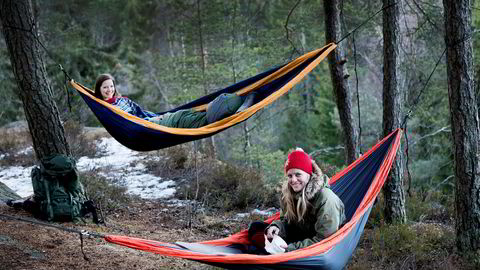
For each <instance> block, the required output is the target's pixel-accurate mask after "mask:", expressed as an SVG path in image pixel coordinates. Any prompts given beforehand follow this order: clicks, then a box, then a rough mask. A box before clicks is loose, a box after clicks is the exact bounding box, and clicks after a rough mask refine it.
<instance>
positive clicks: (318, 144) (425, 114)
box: [0, 0, 480, 192]
mask: <svg viewBox="0 0 480 270" xmlns="http://www.w3.org/2000/svg"><path fill="white" fill-rule="evenodd" d="M36 4H37V5H39V2H38V1H36ZM294 4H295V3H294V2H292V1H287V0H280V1H241V0H233V1H221V0H213V1H202V0H182V1H175V0H162V1H139V0H121V1H117V0H102V1H94V0H87V1H75V0H66V1H55V0H46V1H42V3H41V5H42V7H41V8H40V6H37V7H35V12H36V20H37V21H36V23H37V24H38V28H39V30H40V36H39V39H40V40H41V42H42V44H43V45H44V46H45V49H46V50H47V51H45V54H46V57H45V59H46V61H47V62H46V65H47V71H48V74H49V79H50V83H51V86H52V89H53V92H54V93H55V98H56V101H57V104H58V107H59V109H60V113H61V117H62V119H63V120H65V121H66V120H72V121H76V122H78V123H80V124H83V125H89V126H90V125H98V121H97V120H96V119H95V117H93V116H92V113H91V112H90V110H89V109H88V108H87V107H86V105H85V104H84V102H83V101H82V100H81V98H80V97H79V96H78V95H76V94H73V90H69V91H70V94H71V96H70V100H68V99H67V95H66V91H65V90H64V86H65V85H64V76H63V74H62V73H61V72H60V70H59V68H58V64H62V66H63V67H64V68H65V70H66V71H67V72H68V73H69V74H70V75H71V76H72V78H74V79H75V80H76V81H79V82H81V83H83V84H85V85H87V86H89V87H91V88H93V84H94V81H95V78H96V76H97V75H98V74H100V73H105V72H108V73H111V74H113V75H114V76H115V77H116V79H117V86H118V90H119V91H120V92H121V93H122V94H125V95H127V96H129V97H130V98H132V99H134V100H136V101H138V103H139V104H142V105H143V106H144V107H146V108H148V109H149V110H151V111H164V110H168V109H171V108H173V107H176V106H178V105H181V104H184V103H186V102H188V101H190V100H192V99H195V98H198V97H200V96H203V95H205V94H206V93H210V92H212V91H215V90H218V89H219V88H223V87H226V86H228V85H230V84H233V83H236V82H238V81H240V80H243V79H245V78H248V77H250V76H252V75H254V74H257V73H259V72H262V71H265V70H266V69H269V68H271V67H272V66H277V65H280V64H283V63H285V62H287V61H288V60H290V59H292V58H294V57H297V56H299V55H300V54H301V53H304V52H307V51H310V50H312V49H315V48H318V47H321V46H323V44H324V16H323V8H322V1H319V0H315V1H301V2H300V4H299V5H298V6H297V7H296V8H295V9H293V7H294ZM475 5H476V6H478V3H475ZM379 8H380V6H379V5H378V3H374V2H372V1H346V2H343V6H342V16H343V17H342V20H343V22H344V29H343V30H344V33H345V34H346V33H347V32H348V31H351V30H352V29H353V28H354V27H356V26H358V25H360V24H361V23H362V22H363V21H364V20H365V19H366V18H368V17H369V16H371V15H372V14H373V13H374V12H375V11H377V10H378V9H379ZM402 13H403V14H404V15H405V18H406V20H405V22H404V24H403V25H402V31H405V34H404V35H403V36H404V40H403V41H402V42H403V43H402V45H403V49H404V52H405V53H406V54H405V59H404V64H403V66H401V67H400V68H402V69H403V70H405V71H406V77H405V80H404V87H405V89H407V90H408V94H407V97H408V102H407V104H406V106H405V107H406V109H407V110H410V109H411V110H412V114H411V118H410V119H409V121H408V129H407V135H408V136H409V162H410V167H409V168H410V170H411V175H412V179H413V182H412V184H413V187H414V188H418V189H419V190H429V189H432V188H439V189H442V190H446V191H448V192H451V191H452V189H451V185H450V183H451V182H450V181H448V180H447V181H445V179H447V178H448V177H449V176H450V175H452V174H453V159H452V153H451V151H452V150H451V149H452V144H451V135H450V129H449V121H450V119H449V109H448V99H447V82H446V76H445V73H446V66H445V61H444V57H443V58H442V59H441V60H440V62H439V65H438V67H437V68H436V70H435V72H433V74H432V77H431V78H430V79H429V76H430V73H431V72H432V70H433V68H434V67H435V65H436V63H437V60H438V59H439V57H440V56H441V54H442V52H443V50H444V41H443V15H442V6H441V3H439V2H438V1H434V0H428V1H422V2H414V3H413V2H407V5H406V6H405V7H404V10H402ZM473 13H474V25H475V27H478V26H479V22H480V20H479V17H478V14H479V9H478V8H475V9H474V10H473ZM287 18H288V25H287V24H286V23H287ZM381 27H382V25H381V16H376V17H374V19H373V20H372V21H370V22H369V23H367V24H365V25H364V26H363V27H362V28H360V29H359V30H358V31H357V32H355V44H354V43H353V39H352V36H350V37H349V38H348V39H346V40H344V41H343V42H346V43H347V46H346V47H347V52H346V55H347V67H348V70H349V73H350V78H349V84H350V87H351V90H352V91H354V92H353V93H352V96H353V98H354V100H352V104H353V105H354V108H352V111H353V112H354V114H355V115H354V119H355V121H357V123H356V124H357V125H358V124H360V125H361V128H362V137H361V138H360V139H361V145H360V147H361V150H362V151H365V150H366V149H368V148H369V147H370V146H371V145H372V144H373V143H374V142H375V141H377V140H378V139H380V138H381V137H382V134H381V130H382V128H381V123H382V115H381V113H379V112H380V111H381V108H382V72H383V70H382V52H383V49H382V42H381V41H382V37H381V31H379V29H381ZM286 29H288V32H287V30H286ZM5 46H6V45H5V43H4V41H3V39H2V40H0V66H1V67H2V68H1V69H0V83H1V85H2V88H1V89H0V104H1V106H0V107H1V108H2V109H1V110H0V116H1V117H0V125H4V124H6V123H9V122H12V121H15V120H19V119H23V118H24V116H23V110H22V109H21V108H22V106H21V102H20V100H19V99H18V97H17V96H16V95H15V92H16V87H17V86H16V84H15V82H14V78H13V74H12V72H11V67H10V61H9V59H8V54H7V53H6V48H5ZM478 46H479V43H478V35H475V36H474V51H475V54H478V50H477V48H478ZM354 47H355V50H354ZM202 49H203V50H202ZM477 58H478V57H477ZM476 69H477V70H478V65H477V63H476ZM479 73H480V72H477V76H478V74H479ZM357 79H358V92H359V96H358V98H359V100H358V103H359V105H360V106H359V109H360V116H359V115H358V108H357V95H356V93H357V81H356V80H357ZM477 81H478V80H477ZM427 82H428V84H427ZM477 93H478V88H477ZM72 94H73V95H72ZM478 96H480V95H478ZM69 104H70V105H71V111H70V109H69V106H68V105H69ZM336 110H337V109H336V105H335V101H334V96H333V90H332V86H331V82H330V79H329V72H328V68H327V65H326V63H322V64H321V65H320V66H319V67H317V68H316V69H315V70H314V71H313V72H312V73H311V74H310V75H309V76H308V77H307V78H306V79H305V80H304V81H303V82H302V83H300V84H298V85H297V86H296V87H295V88H294V89H293V90H292V91H290V93H289V94H288V95H286V96H285V97H283V98H281V99H280V100H279V101H277V102H275V103H274V104H272V105H271V106H268V107H266V108H264V109H263V110H262V111H261V112H259V113H257V114H256V115H254V116H253V117H252V118H251V119H250V120H249V121H247V122H246V123H244V124H241V125H238V126H237V127H236V128H233V129H230V130H228V131H225V132H222V133H219V134H218V135H216V137H215V140H216V143H217V146H218V148H219V153H221V158H223V159H229V160H233V161H237V162H239V163H246V164H248V165H249V166H253V167H255V168H259V169H261V170H263V172H264V175H265V179H264V180H265V181H266V183H268V184H272V185H275V184H276V183H278V181H280V180H281V178H282V177H283V175H282V174H281V172H280V173H278V166H281V165H279V164H282V163H283V158H284V156H283V155H284V154H285V153H287V151H289V150H290V149H292V148H294V147H297V146H299V147H302V148H304V149H305V150H306V151H308V152H311V153H315V155H316V157H317V159H318V160H321V161H322V162H325V163H326V164H327V165H334V166H344V154H343V149H342V146H343V138H342V132H341V126H340V124H339V117H338V112H337V111H336ZM405 113H406V112H405ZM245 130H248V131H249V133H248V135H249V143H250V147H247V148H245V147H244V146H245V144H246V134H245ZM245 149H247V151H245Z"/></svg>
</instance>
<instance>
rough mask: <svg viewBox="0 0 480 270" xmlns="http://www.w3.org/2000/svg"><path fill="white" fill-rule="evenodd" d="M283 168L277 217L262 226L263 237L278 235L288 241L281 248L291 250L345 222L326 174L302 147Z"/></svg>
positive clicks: (268, 237) (327, 234) (311, 241)
mask: <svg viewBox="0 0 480 270" xmlns="http://www.w3.org/2000/svg"><path fill="white" fill-rule="evenodd" d="M284 169H285V173H286V175H287V181H285V183H284V184H283V187H282V198H281V205H282V212H281V215H280V220H276V221H274V222H273V223H272V224H270V225H269V226H268V227H267V228H266V229H265V239H266V240H267V241H268V240H271V239H273V238H274V236H276V235H277V236H280V237H281V238H282V239H284V240H285V241H286V243H288V246H286V245H283V246H281V248H284V251H292V250H296V249H300V248H304V247H307V246H310V245H312V244H315V243H317V242H319V241H321V240H322V239H325V238H327V237H329V236H330V235H332V234H333V233H335V232H336V231H337V230H338V229H339V228H340V226H341V225H343V223H344V221H345V209H344V205H343V202H342V201H341V200H340V198H339V197H338V196H337V195H336V194H335V193H333V191H332V190H331V189H330V187H329V185H328V181H329V179H328V176H326V175H324V174H323V173H322V170H320V168H319V167H318V165H317V164H316V163H315V161H313V160H312V159H311V158H310V157H309V156H308V154H306V153H305V152H304V151H303V150H302V149H301V148H297V149H296V150H295V151H292V152H291V153H290V154H289V155H288V158H287V161H286V162H285V168H284Z"/></svg>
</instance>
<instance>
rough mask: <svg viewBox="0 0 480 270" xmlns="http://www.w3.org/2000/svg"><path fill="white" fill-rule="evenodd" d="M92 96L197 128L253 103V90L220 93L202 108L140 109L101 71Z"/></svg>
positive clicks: (152, 119)
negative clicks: (243, 92)
mask: <svg viewBox="0 0 480 270" xmlns="http://www.w3.org/2000/svg"><path fill="white" fill-rule="evenodd" d="M95 97H97V98H99V99H102V100H105V101H106V102H108V103H110V104H112V105H114V106H116V107H118V108H120V109H121V110H123V111H125V112H127V113H129V114H132V115H135V116H137V117H140V118H142V119H145V120H147V121H150V122H153V123H156V124H159V125H162V126H168V127H175V128H198V127H201V126H204V125H207V124H210V123H213V122H215V121H218V120H220V119H222V118H225V117H228V116H230V115H233V114H234V113H236V112H240V111H243V110H244V109H246V108H247V107H249V106H250V105H251V104H252V103H253V99H254V98H255V94H250V95H248V96H246V97H241V96H237V95H235V94H222V95H220V96H218V97H217V98H215V99H214V100H213V101H212V102H210V103H209V104H208V106H207V110H206V111H195V110H194V109H186V110H179V111H176V112H173V113H165V114H161V115H159V114H155V113H153V112H150V111H147V110H144V109H142V108H141V107H140V106H139V105H138V104H136V103H135V102H133V101H132V100H130V99H129V98H127V97H122V96H121V95H120V94H119V93H118V91H117V89H116V86H115V79H114V78H113V76H112V75H110V74H101V75H100V76H98V78H97V80H96V82H95Z"/></svg>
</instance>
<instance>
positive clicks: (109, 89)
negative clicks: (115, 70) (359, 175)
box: [100, 80, 115, 100]
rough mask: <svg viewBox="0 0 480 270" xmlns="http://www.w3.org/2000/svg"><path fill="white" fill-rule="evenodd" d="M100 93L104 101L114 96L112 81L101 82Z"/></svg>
mask: <svg viewBox="0 0 480 270" xmlns="http://www.w3.org/2000/svg"><path fill="white" fill-rule="evenodd" d="M100 93H102V97H103V99H104V100H107V99H110V98H112V97H113V94H115V85H114V84H113V81H112V80H106V81H103V83H102V85H101V86H100Z"/></svg>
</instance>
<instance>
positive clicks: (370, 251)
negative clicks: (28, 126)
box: [0, 128, 480, 270]
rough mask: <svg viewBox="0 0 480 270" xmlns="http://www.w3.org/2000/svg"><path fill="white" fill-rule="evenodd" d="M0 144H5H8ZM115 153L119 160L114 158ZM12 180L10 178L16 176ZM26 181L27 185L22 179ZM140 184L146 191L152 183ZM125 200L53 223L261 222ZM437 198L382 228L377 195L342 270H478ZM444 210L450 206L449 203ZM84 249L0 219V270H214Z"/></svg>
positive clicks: (226, 227)
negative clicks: (97, 214)
mask: <svg viewBox="0 0 480 270" xmlns="http://www.w3.org/2000/svg"><path fill="white" fill-rule="evenodd" d="M24 129H25V128H24ZM23 132H24V133H25V131H23ZM20 137H21V136H17V134H16V135H15V136H14V138H15V139H17V138H20ZM4 141H5V138H4ZM6 145H7V146H8V147H11V145H10V144H6ZM21 145H24V143H23V142H22V143H21ZM115 155H116V156H117V157H118V156H120V154H118V153H116V154H115ZM130 155H131V153H127V156H130ZM111 158H112V157H109V158H105V159H111ZM96 162H97V163H98V162H99V161H98V160H96ZM23 163H25V162H23ZM120 163H121V164H124V163H128V162H126V161H122V162H120ZM132 163H133V164H134V165H135V164H136V163H135V162H132ZM157 163H158V162H157ZM155 164H156V163H155ZM15 165H16V164H15ZM28 166H31V164H30V163H27V165H26V168H29V167H28ZM134 167H136V166H134ZM110 169H111V170H114V169H112V168H110ZM159 169H162V168H159ZM27 171H29V170H27ZM12 177H14V178H15V179H17V178H19V177H21V176H18V175H17V176H12ZM10 178H11V177H10ZM24 178H25V177H24ZM26 178H27V180H28V176H27V177H26ZM144 178H148V177H144ZM92 179H93V180H94V181H97V180H98V178H92ZM17 182H18V181H17ZM27 182H28V181H27ZM144 185H145V187H146V188H147V190H148V189H150V188H151V187H150V186H154V185H148V184H144ZM151 193H152V194H158V193H161V190H151ZM102 194H106V193H105V190H104V189H102ZM108 194H114V193H108ZM111 196H113V197H116V196H117V195H111ZM131 197H132V199H131V200H129V201H128V202H126V203H125V204H122V205H121V206H119V207H116V208H113V209H112V210H110V212H108V213H106V216H105V220H106V224H105V225H96V224H93V223H92V222H87V223H86V224H85V223H71V222H66V223H52V224H53V225H55V226H61V227H63V228H70V229H75V231H81V230H86V231H88V232H94V233H97V234H103V235H122V236H130V237H137V238H143V239H150V240H157V241H161V242H169V243H171V242H177V241H182V242H198V241H204V240H213V239H219V238H223V237H226V236H229V235H231V234H233V233H236V232H238V231H240V230H242V229H245V228H247V227H248V224H249V223H250V222H251V221H252V220H258V219H259V218H262V217H255V216H249V215H245V216H244V215H238V213H233V212H224V211H217V210H214V211H209V210H208V209H201V210H197V213H196V215H195V216H193V217H192V216H189V214H188V213H189V212H190V211H189V206H188V202H187V201H183V204H181V203H177V202H176V201H178V198H177V200H175V199H173V198H170V199H162V198H143V199H142V198H141V197H140V196H138V194H137V195H134V196H131ZM441 198H443V197H441ZM172 201H173V202H172ZM439 201H440V200H439V199H438V198H436V197H432V198H431V199H429V201H427V202H425V201H419V200H418V199H417V200H415V197H413V198H410V197H409V198H408V203H409V205H410V217H411V218H412V220H411V221H409V222H408V223H407V224H403V225H402V224H400V225H394V226H388V225H385V224H384V221H383V220H384V219H383V215H382V212H383V211H382V209H383V205H384V203H383V202H382V196H379V202H378V203H377V204H376V205H375V207H374V208H373V210H372V212H371V214H370V219H369V222H368V223H367V225H366V227H365V230H364V232H363V234H362V237H361V239H360V242H359V243H358V246H357V247H356V249H355V251H354V253H353V256H352V258H351V259H350V261H349V263H348V264H347V266H346V267H345V269H348V270H366V269H368V270H371V269H377V270H383V269H422V270H434V269H446V270H454V269H465V270H473V269H480V259H479V258H480V250H479V251H478V252H477V253H475V254H472V255H468V256H465V254H464V253H462V252H459V251H457V250H456V247H455V234H454V220H453V218H454V215H453V214H452V213H453V211H452V210H449V208H448V207H443V206H441V205H440V204H439V203H438V202H439ZM447 205H450V206H451V205H453V202H450V203H447ZM452 208H453V207H452ZM245 211H248V210H247V209H245ZM0 214H2V215H8V216H14V217H20V218H26V219H33V217H32V216H31V214H29V213H27V212H25V211H23V210H16V209H14V208H12V207H9V206H7V205H5V204H3V203H2V202H1V201H0ZM243 216H244V217H243ZM37 221H39V220H37ZM83 246H84V247H83V251H84V254H85V256H86V258H88V260H85V259H84V255H83V254H82V249H81V241H80V236H79V234H78V233H72V232H68V231H65V230H61V229H58V228H52V227H46V226H42V225H38V224H32V223H29V222H24V221H19V220H16V219H8V218H3V217H2V216H0V270H3V269H5V270H7V269H8V270H20V269H39V270H47V269H48V270H60V269H62V270H63V269H69V270H74V269H105V270H123V269H146V270H149V269H169V270H175V269H200V270H201V269H219V268H216V267H213V266H209V265H206V264H202V263H198V262H195V261H189V260H184V259H179V258H173V257H166V256H162V255H158V254H154V253H149V252H144V251H138V250H135V249H131V248H126V247H123V246H119V245H116V244H112V243H109V242H107V241H106V240H104V239H102V238H93V237H84V241H83Z"/></svg>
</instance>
